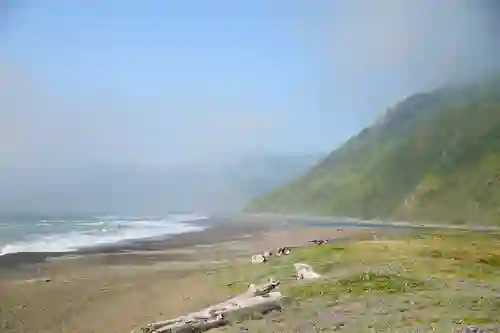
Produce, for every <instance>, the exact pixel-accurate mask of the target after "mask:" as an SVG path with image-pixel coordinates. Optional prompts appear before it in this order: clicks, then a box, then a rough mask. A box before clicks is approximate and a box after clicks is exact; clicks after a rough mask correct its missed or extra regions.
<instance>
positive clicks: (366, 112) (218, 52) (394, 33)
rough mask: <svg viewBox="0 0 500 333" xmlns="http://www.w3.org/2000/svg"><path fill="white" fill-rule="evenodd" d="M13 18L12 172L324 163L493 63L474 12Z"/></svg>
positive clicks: (1, 69) (409, 7)
mask: <svg viewBox="0 0 500 333" xmlns="http://www.w3.org/2000/svg"><path fill="white" fill-rule="evenodd" d="M7 3H8V4H10V5H7V6H4V7H3V8H2V7H0V11H3V12H4V14H5V15H2V16H0V20H3V21H4V24H2V25H1V26H0V28H1V29H2V31H0V87H2V86H3V87H5V88H6V89H4V92H3V95H2V94H0V106H1V109H2V111H1V113H0V117H1V118H0V132H3V133H4V134H3V143H2V146H0V153H2V154H3V156H2V158H3V160H4V161H12V162H11V163H13V165H15V163H16V162H17V163H26V162H27V161H29V162H30V163H35V162H39V163H42V164H43V163H45V164H47V163H49V164H50V163H58V164H60V163H69V164H71V163H77V164H78V163H90V164H92V163H138V164H140V163H145V164H172V163H173V164H175V163H189V162H190V161H201V160H209V159H211V158H214V157H216V158H218V156H226V155H231V154H235V153H246V152H259V151H265V152H283V153H287V152H327V151H330V150H331V149H333V148H335V147H337V146H338V145H339V144H341V143H342V142H343V141H345V140H346V139H347V138H348V137H349V136H351V135H354V134H355V133H356V132H357V131H359V130H360V129H361V128H362V127H364V126H367V125H369V124H370V123H372V122H373V121H374V120H375V119H376V118H377V117H378V116H379V115H380V114H382V113H383V111H384V109H385V108H387V107H389V106H391V104H393V103H395V102H397V101H398V100H399V99H402V98H404V97H406V96H407V95H409V94H411V93H414V92H417V91H419V90H422V89H430V88H434V87H436V86H438V85H440V84H442V83H443V82H446V81H447V80H450V79H454V78H457V77H462V76H467V75H469V74H471V73H477V72H481V71H485V70H486V71H487V70H490V69H491V66H492V63H494V62H495V61H494V60H495V59H496V57H495V56H494V55H496V54H497V53H495V52H492V48H493V46H492V43H491V38H490V37H491V36H492V34H493V33H492V31H491V28H489V26H488V24H487V23H488V22H489V21H488V17H486V14H487V12H488V10H486V9H487V8H486V7H485V5H484V6H483V5H472V4H471V2H470V1H456V2H453V4H451V2H447V3H446V4H445V3H444V2H442V3H438V4H436V2H433V1H427V0H423V1H404V2H401V1H395V0H385V1H381V2H380V3H378V4H374V2H371V1H344V2H342V1H327V0H318V1H299V0H289V1H285V0H276V1H268V0H254V1H231V0H213V1H200V0H198V1H193V0H190V1H187V0H186V1H174V0H172V1H155V0H151V1H143V2H139V1H127V0H120V1H118V0H108V1H97V0H95V1H83V0H81V1H76V0H75V1H63V0H60V1H56V0H47V1H35V0H32V1H29V0H21V1H10V2H7ZM382 3H383V4H382ZM450 4H451V5H450ZM483 4H486V2H483ZM493 35H494V34H493ZM471 64H475V66H472V65H471ZM471 66H472V67H471ZM5 133H7V134H5Z"/></svg>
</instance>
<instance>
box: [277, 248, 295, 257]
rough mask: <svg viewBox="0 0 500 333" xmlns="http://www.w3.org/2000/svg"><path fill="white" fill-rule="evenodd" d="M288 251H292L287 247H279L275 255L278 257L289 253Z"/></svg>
mask: <svg viewBox="0 0 500 333" xmlns="http://www.w3.org/2000/svg"><path fill="white" fill-rule="evenodd" d="M290 253H292V250H291V249H290V248H289V247H280V248H279V249H278V250H277V251H276V256H277V257H280V256H282V255H285V256H287V255H289V254H290Z"/></svg>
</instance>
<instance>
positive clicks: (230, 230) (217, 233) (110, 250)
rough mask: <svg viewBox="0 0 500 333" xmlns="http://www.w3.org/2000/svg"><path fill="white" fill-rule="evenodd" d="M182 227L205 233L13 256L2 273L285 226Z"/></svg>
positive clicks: (216, 223) (211, 223)
mask: <svg viewBox="0 0 500 333" xmlns="http://www.w3.org/2000/svg"><path fill="white" fill-rule="evenodd" d="M183 223H187V224H191V225H198V226H203V227H204V229H202V230H197V231H187V232H183V233H179V234H163V235H157V236H154V237H148V238H137V239H130V240H124V241H119V242H115V243H110V244H102V245H95V246H89V247H85V248H81V249H78V250H73V251H65V252H50V251H47V252H41V251H37V252H14V253H6V254H4V255H2V256H0V272H1V271H2V270H5V269H15V268H16V267H19V266H23V265H30V264H40V263H44V262H46V261H48V260H52V259H59V258H65V257H75V256H79V257H80V256H86V255H100V254H119V253H130V252H134V251H162V250H163V251H164V250H169V249H176V248H182V247H189V246H195V245H207V244H212V243H217V242H222V241H230V240H233V239H235V238H238V237H241V236H242V235H244V234H245V233H255V232H258V231H264V230H272V229H274V228H277V227H280V226H282V224H273V223H271V224H264V223H259V222H258V221H253V220H247V219H232V218H207V219H203V220H194V221H185V222H183Z"/></svg>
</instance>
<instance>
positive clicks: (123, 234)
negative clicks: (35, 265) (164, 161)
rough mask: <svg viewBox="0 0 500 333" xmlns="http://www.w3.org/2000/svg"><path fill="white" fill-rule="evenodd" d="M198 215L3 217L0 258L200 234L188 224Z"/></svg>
mask: <svg viewBox="0 0 500 333" xmlns="http://www.w3.org/2000/svg"><path fill="white" fill-rule="evenodd" d="M204 219H206V217H205V216H201V215H197V214H169V215H165V216H111V215H107V216H78V217H74V216H73V217H67V216H66V217H61V216H52V217H47V216H44V217H37V216H29V217H27V216H9V217H0V255H5V254H9V253H17V252H70V251H76V250H79V249H84V248H89V247H94V246H100V245H107V244H113V243H118V242H121V241H130V240H136V239H144V238H152V237H156V236H163V235H175V234H181V233H186V232H193V231H200V230H203V229H204V228H205V227H204V226H202V225H200V224H194V223H189V222H194V221H200V220H204Z"/></svg>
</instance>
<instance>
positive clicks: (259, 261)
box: [252, 254, 267, 264]
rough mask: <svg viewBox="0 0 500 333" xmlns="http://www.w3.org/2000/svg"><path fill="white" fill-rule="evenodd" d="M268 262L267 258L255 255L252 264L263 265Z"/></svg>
mask: <svg viewBox="0 0 500 333" xmlns="http://www.w3.org/2000/svg"><path fill="white" fill-rule="evenodd" d="M266 261H267V258H266V257H265V256H263V255H262V254H255V255H253V256H252V264H262V263H265V262H266Z"/></svg>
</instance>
